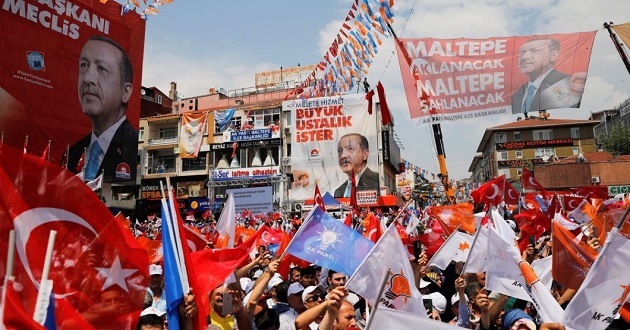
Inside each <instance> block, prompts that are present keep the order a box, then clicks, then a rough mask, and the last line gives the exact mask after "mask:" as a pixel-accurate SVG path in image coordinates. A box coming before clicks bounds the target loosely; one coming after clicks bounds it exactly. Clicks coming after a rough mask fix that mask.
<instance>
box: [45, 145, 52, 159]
mask: <svg viewBox="0 0 630 330" xmlns="http://www.w3.org/2000/svg"><path fill="white" fill-rule="evenodd" d="M51 144H52V140H48V149H47V150H48V153H47V154H46V161H48V162H49V161H50V152H51V150H50V145H51Z"/></svg>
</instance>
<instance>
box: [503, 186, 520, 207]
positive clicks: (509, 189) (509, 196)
mask: <svg viewBox="0 0 630 330" xmlns="http://www.w3.org/2000/svg"><path fill="white" fill-rule="evenodd" d="M519 196H520V194H519V192H518V190H516V188H514V186H513V185H512V184H511V183H509V182H507V181H506V182H505V197H504V198H503V200H504V201H505V203H506V204H509V205H517V204H518V198H519Z"/></svg>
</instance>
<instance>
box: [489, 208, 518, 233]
mask: <svg viewBox="0 0 630 330" xmlns="http://www.w3.org/2000/svg"><path fill="white" fill-rule="evenodd" d="M490 219H492V221H493V223H494V227H495V228H496V229H497V232H498V233H499V234H501V236H503V238H505V240H507V241H508V242H515V241H516V233H515V232H514V230H512V227H510V225H509V224H508V223H507V221H505V219H503V217H502V216H501V213H499V211H497V209H495V208H494V207H493V208H492V211H491V214H490Z"/></svg>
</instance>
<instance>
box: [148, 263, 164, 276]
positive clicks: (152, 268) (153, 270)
mask: <svg viewBox="0 0 630 330" xmlns="http://www.w3.org/2000/svg"><path fill="white" fill-rule="evenodd" d="M149 275H162V266H160V265H154V264H151V265H149Z"/></svg>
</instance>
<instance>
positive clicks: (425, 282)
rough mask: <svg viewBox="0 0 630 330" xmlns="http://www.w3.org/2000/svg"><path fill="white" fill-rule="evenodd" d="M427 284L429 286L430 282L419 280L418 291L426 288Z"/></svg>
mask: <svg viewBox="0 0 630 330" xmlns="http://www.w3.org/2000/svg"><path fill="white" fill-rule="evenodd" d="M429 284H431V282H429V281H425V280H423V279H420V289H424V288H426V287H428V286H429Z"/></svg>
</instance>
